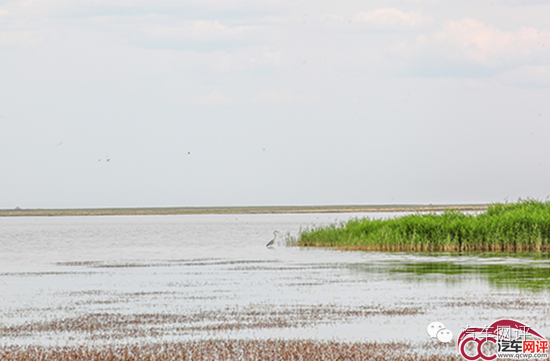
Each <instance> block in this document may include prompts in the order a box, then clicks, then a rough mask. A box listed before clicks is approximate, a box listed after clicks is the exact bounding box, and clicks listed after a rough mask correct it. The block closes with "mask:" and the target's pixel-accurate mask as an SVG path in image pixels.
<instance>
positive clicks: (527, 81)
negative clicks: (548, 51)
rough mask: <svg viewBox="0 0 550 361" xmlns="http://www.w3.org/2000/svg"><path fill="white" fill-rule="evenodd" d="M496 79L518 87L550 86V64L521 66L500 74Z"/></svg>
mask: <svg viewBox="0 0 550 361" xmlns="http://www.w3.org/2000/svg"><path fill="white" fill-rule="evenodd" d="M498 80H500V81H501V82H502V83H504V84H507V85H511V86H518V87H550V66H548V65H547V66H522V67H519V68H517V69H513V70H510V71H508V72H506V73H504V74H502V75H501V76H499V77H498Z"/></svg>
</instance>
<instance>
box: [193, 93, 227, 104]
mask: <svg viewBox="0 0 550 361" xmlns="http://www.w3.org/2000/svg"><path fill="white" fill-rule="evenodd" d="M190 100H191V103H194V104H198V105H205V106H221V105H229V104H231V102H232V99H231V97H229V96H227V95H225V94H224V93H223V92H222V91H220V90H219V89H215V90H213V91H211V92H210V93H208V94H204V95H198V96H195V97H192V98H191V99H190Z"/></svg>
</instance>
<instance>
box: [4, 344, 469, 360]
mask: <svg viewBox="0 0 550 361" xmlns="http://www.w3.org/2000/svg"><path fill="white" fill-rule="evenodd" d="M438 346H439V345H438V344H436V343H426V344H425V346H424V347H423V350H422V351H423V352H422V353H420V354H416V353H414V352H411V350H412V347H411V345H409V344H407V343H404V342H391V343H376V342H365V343H345V342H316V341H309V340H297V341H293V340H227V339H226V340H202V341H188V342H176V343H162V344H140V345H125V346H106V347H101V346H96V347H86V346H77V347H33V346H28V347H4V348H0V358H1V359H2V360H5V361H22V360H41V361H69V360H96V361H107V360H108V361H134V360H155V361H163V360H182V361H184V360H226V361H231V360H239V361H253V360H289V361H291V360H302V361H317V360H318V361H324V360H388V361H391V360H403V361H413V360H414V361H454V360H460V359H461V358H460V357H459V356H454V355H453V356H450V355H429V354H430V353H431V351H433V349H434V348H437V347H438ZM440 347H441V346H440Z"/></svg>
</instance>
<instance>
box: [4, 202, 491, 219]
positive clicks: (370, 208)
mask: <svg viewBox="0 0 550 361" xmlns="http://www.w3.org/2000/svg"><path fill="white" fill-rule="evenodd" d="M487 206H488V205H487V204H442V205H432V204H429V205H419V204H414V205H334V206H235V207H143V208H79V209H76V208H75V209H0V217H39V216H44V217H56V216H137V215H177V214H285V213H361V212H440V211H444V210H446V209H454V210H458V211H464V212H469V211H485V210H487Z"/></svg>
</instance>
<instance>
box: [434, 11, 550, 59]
mask: <svg viewBox="0 0 550 361" xmlns="http://www.w3.org/2000/svg"><path fill="white" fill-rule="evenodd" d="M433 39H434V40H435V44H434V45H435V46H437V47H439V48H440V50H441V51H443V52H445V53H446V55H447V56H450V57H451V58H461V59H463V60H466V61H468V62H471V63H474V64H480V65H501V64H505V63H511V62H519V63H521V62H526V61H529V60H532V58H533V56H534V55H537V54H542V53H548V51H549V50H550V33H549V32H544V31H538V30H536V29H533V28H521V29H520V30H518V31H516V32H511V31H503V30H500V29H498V28H496V27H494V26H492V25H487V24H484V23H483V22H481V21H478V20H475V19H471V18H465V19H462V20H458V21H448V22H447V23H445V25H444V26H443V28H442V29H441V30H440V31H439V32H437V33H436V34H435V35H434V37H433ZM547 46H548V47H547Z"/></svg>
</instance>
